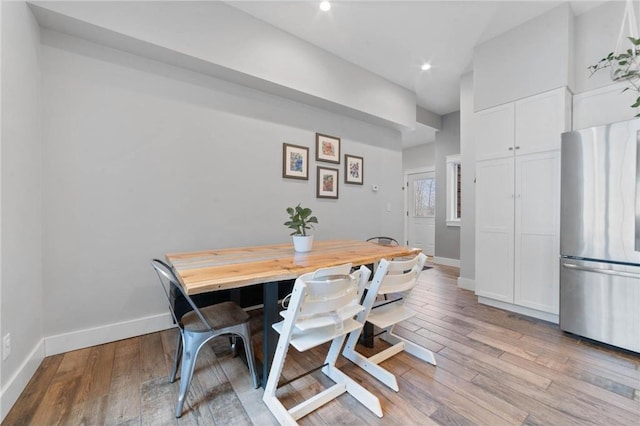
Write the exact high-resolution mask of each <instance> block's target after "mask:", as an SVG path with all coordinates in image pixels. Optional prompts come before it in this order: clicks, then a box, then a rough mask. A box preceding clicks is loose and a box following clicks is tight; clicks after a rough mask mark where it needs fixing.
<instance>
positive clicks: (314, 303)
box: [262, 264, 382, 425]
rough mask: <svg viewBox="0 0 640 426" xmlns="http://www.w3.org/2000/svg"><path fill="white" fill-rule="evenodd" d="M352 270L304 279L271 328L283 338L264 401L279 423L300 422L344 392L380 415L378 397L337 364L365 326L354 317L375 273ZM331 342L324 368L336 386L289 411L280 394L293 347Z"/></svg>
mask: <svg viewBox="0 0 640 426" xmlns="http://www.w3.org/2000/svg"><path fill="white" fill-rule="evenodd" d="M350 270H351V264H347V265H343V266H339V267H334V268H324V269H319V270H317V271H316V272H312V273H309V274H304V275H302V276H300V277H299V278H298V279H297V280H296V282H295V284H294V287H293V291H292V292H291V298H290V300H289V305H288V308H287V310H286V311H282V312H281V313H280V314H281V315H282V316H283V317H284V321H281V322H278V323H276V324H273V328H274V329H275V330H276V331H277V332H278V333H280V338H279V340H278V345H277V347H276V352H275V355H274V358H273V364H272V365H271V371H270V372H269V378H268V380H267V384H266V387H265V391H264V396H263V398H262V399H263V401H264V403H265V404H266V405H267V407H268V408H269V410H270V411H271V413H273V415H274V416H275V417H276V419H277V420H278V421H279V422H280V424H283V425H284V424H297V423H296V421H297V420H298V419H300V418H302V417H304V416H306V415H307V414H309V413H311V412H312V411H314V410H316V409H317V408H319V407H321V406H322V405H324V404H326V403H328V402H330V401H331V400H333V399H334V398H337V397H338V396H340V395H342V394H343V393H345V392H348V393H349V394H351V395H353V396H354V397H355V398H356V399H357V400H358V401H360V402H361V403H362V404H364V405H365V406H366V407H367V408H368V409H369V410H371V411H372V412H373V413H375V414H376V415H377V416H378V417H382V408H381V406H380V401H379V400H378V398H377V397H376V396H375V395H373V394H372V393H371V392H369V391H368V390H366V389H365V388H364V387H362V386H361V385H360V384H358V383H357V382H356V381H354V380H353V379H351V378H350V377H348V376H347V375H345V374H344V373H343V372H341V371H340V370H338V369H337V368H336V366H335V362H336V359H337V358H338V356H339V355H340V351H341V350H342V345H343V343H344V339H345V338H346V336H347V334H349V333H350V332H353V331H355V330H360V328H362V324H363V323H362V322H358V321H356V320H355V319H354V317H355V316H356V315H357V314H358V313H359V312H361V311H362V310H363V309H364V308H363V307H362V306H361V304H360V300H361V296H362V293H363V291H364V286H365V284H366V283H367V281H368V279H369V275H370V274H371V271H370V270H369V269H368V268H366V267H364V266H362V267H361V268H360V269H359V270H358V271H356V272H354V273H352V274H349V271H350ZM328 341H332V343H331V347H330V348H329V352H328V353H327V357H326V359H325V361H324V365H323V366H322V367H321V368H322V372H323V373H324V374H325V375H327V376H328V377H329V378H331V380H333V381H334V382H335V384H334V385H333V386H331V387H329V388H327V389H325V390H323V391H322V392H320V393H318V394H317V395H315V396H313V397H312V398H309V399H307V400H305V401H303V402H301V403H299V404H298V405H296V406H294V407H292V408H289V409H287V408H285V407H284V405H283V404H282V403H281V402H280V400H279V399H278V397H277V396H276V391H277V389H278V387H279V381H280V375H281V374H282V369H283V367H284V364H285V358H286V355H287V351H288V349H289V345H292V346H293V347H294V348H296V349H297V350H298V351H301V352H303V351H306V350H309V349H311V348H314V347H316V346H319V345H321V344H323V343H326V342H328ZM317 369H318V368H316V369H314V370H311V371H316V370H317ZM307 374H308V373H307ZM304 375H306V374H303V375H302V376H304ZM302 376H298V377H296V378H295V379H293V380H297V379H299V378H300V377H302ZM293 380H291V381H293ZM291 381H289V382H291ZM289 382H287V383H289ZM283 385H284V384H283ZM283 385H281V386H283Z"/></svg>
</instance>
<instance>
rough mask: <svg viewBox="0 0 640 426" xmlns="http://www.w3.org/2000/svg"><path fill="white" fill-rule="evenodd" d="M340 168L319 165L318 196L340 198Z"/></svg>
mask: <svg viewBox="0 0 640 426" xmlns="http://www.w3.org/2000/svg"><path fill="white" fill-rule="evenodd" d="M339 175H340V170H338V169H332V168H331V167H322V166H318V179H317V182H316V198H333V199H337V198H338V182H339Z"/></svg>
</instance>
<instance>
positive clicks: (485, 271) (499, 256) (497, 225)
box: [476, 158, 515, 303]
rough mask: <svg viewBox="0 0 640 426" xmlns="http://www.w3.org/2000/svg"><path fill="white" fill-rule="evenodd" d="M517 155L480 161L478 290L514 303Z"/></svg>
mask: <svg viewBox="0 0 640 426" xmlns="http://www.w3.org/2000/svg"><path fill="white" fill-rule="evenodd" d="M513 172H514V169H513V159H511V158H500V159H497V160H488V161H480V162H478V163H476V294H478V295H479V296H484V297H490V298H492V299H495V300H501V301H503V302H509V303H513V267H514V264H513V261H514V252H513V238H514V231H515V229H514V214H513V177H514V175H513Z"/></svg>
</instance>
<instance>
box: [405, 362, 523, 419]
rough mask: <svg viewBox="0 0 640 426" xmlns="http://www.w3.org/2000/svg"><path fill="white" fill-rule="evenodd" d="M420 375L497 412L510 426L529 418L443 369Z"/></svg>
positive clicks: (412, 372)
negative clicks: (428, 377)
mask: <svg viewBox="0 0 640 426" xmlns="http://www.w3.org/2000/svg"><path fill="white" fill-rule="evenodd" d="M405 374H415V373H414V371H410V372H408V373H405ZM420 374H425V375H428V376H430V377H432V378H433V379H434V380H435V381H436V382H438V383H442V384H443V385H445V386H447V387H448V388H450V389H452V390H453V391H454V392H456V393H457V394H459V395H462V396H464V397H465V398H467V399H468V400H470V401H471V402H473V403H474V404H477V405H478V406H479V407H482V408H485V409H487V410H488V411H493V412H495V413H496V414H497V415H499V416H500V417H502V418H503V419H504V420H506V421H507V422H508V423H509V424H518V423H522V422H524V420H525V419H526V418H527V416H528V413H527V412H526V411H524V410H521V409H519V408H517V407H514V406H513V405H511V404H509V403H507V402H506V401H504V400H501V399H499V398H496V397H495V396H494V395H493V394H491V393H488V392H486V391H485V390H484V389H482V388H480V387H479V386H476V385H475V384H473V383H472V382H470V381H467V380H464V379H461V378H459V377H457V376H456V375H454V374H452V373H450V372H448V371H446V370H444V369H442V368H424V369H421V370H420ZM474 377H475V375H474Z"/></svg>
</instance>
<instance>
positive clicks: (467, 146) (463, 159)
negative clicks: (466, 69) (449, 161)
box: [458, 73, 476, 290]
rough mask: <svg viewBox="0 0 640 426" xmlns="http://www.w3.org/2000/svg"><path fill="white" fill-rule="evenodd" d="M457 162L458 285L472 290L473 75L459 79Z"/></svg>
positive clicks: (474, 163)
mask: <svg viewBox="0 0 640 426" xmlns="http://www.w3.org/2000/svg"><path fill="white" fill-rule="evenodd" d="M460 163H461V167H462V218H461V220H460V277H459V278H458V285H459V286H460V287H463V288H466V289H468V290H475V277H476V250H475V247H476V184H475V179H476V146H475V140H474V133H473V75H472V74H471V73H469V74H465V75H463V76H462V79H461V80H460Z"/></svg>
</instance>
